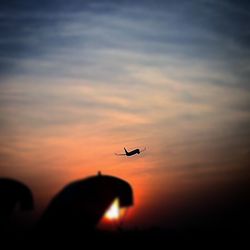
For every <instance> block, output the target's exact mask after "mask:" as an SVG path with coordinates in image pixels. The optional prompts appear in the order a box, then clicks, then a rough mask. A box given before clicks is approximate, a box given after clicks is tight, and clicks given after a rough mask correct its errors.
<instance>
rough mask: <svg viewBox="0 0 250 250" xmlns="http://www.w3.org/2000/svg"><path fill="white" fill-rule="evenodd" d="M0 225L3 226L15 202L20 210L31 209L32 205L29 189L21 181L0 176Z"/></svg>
mask: <svg viewBox="0 0 250 250" xmlns="http://www.w3.org/2000/svg"><path fill="white" fill-rule="evenodd" d="M0 200H1V205H0V225H1V227H4V225H5V223H6V222H7V220H8V218H9V216H10V215H11V213H12V212H13V210H14V208H15V207H16V205H17V204H20V209H21V210H31V209H33V207H34V203H33V196H32V193H31V191H30V189H29V188H28V187H27V186H26V185H24V184H23V183H21V182H19V181H16V180H12V179H7V178H0Z"/></svg>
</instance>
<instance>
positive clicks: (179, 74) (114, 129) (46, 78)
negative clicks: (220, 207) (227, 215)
mask: <svg viewBox="0 0 250 250" xmlns="http://www.w3.org/2000/svg"><path fill="white" fill-rule="evenodd" d="M249 7H250V6H249V2H248V1H230V0H222V1H217V0H201V1H196V0H191V1H184V0H183V1H171V0H170V1H138V2H136V1H126V0H124V1H111V0H110V1H80V0H78V1H66V0H65V1H64V0H62V1H31V0H30V1H28V0H23V1H10V0H8V1H1V8H0V33H1V36H0V126H1V128H0V175H1V176H6V177H12V178H16V179H19V180H21V181H23V182H25V183H26V184H28V185H29V186H30V187H31V188H32V190H33V193H34V197H35V201H36V204H37V207H38V208H40V207H41V208H43V207H45V206H46V205H47V203H48V202H49V200H50V199H51V198H52V197H53V195H55V193H56V192H58V191H59V190H60V189H61V188H62V187H63V186H64V185H65V184H67V183H68V182H70V181H73V180H75V179H79V178H84V177H87V176H89V175H95V174H96V173H97V171H102V173H103V174H110V175H116V176H118V177H121V178H124V179H126V180H127V181H129V182H130V183H131V184H132V186H133V188H134V192H135V207H134V208H133V210H132V211H131V214H130V216H131V218H130V223H131V225H133V226H134V225H135V226H138V227H140V226H153V225H162V224H161V223H162V221H163V220H162V218H169V217H171V218H172V219H173V216H172V215H173V210H176V209H178V208H180V207H183V206H184V203H185V202H186V201H187V200H192V199H194V198H193V197H196V196H195V195H197V192H200V193H203V191H204V190H211V187H212V189H213V190H219V189H220V188H222V187H225V186H228V185H229V186H230V185H232V186H233V187H234V186H235V185H237V186H238V185H240V183H242V182H244V181H246V180H249V177H250V175H249V170H248V168H249V158H250V139H249V138H250V85H249V79H250V46H249V44H250V11H249V9H250V8H249ZM124 146H125V147H127V148H128V149H133V148H136V147H139V148H143V147H145V146H146V147H147V150H146V151H145V153H143V154H141V155H139V156H135V157H133V158H123V157H117V156H115V155H114V152H117V153H122V151H123V147H124ZM204 192H206V191H204ZM185 204H186V203H185ZM166 221H168V219H166V220H164V223H167V222H166ZM164 223H163V224H164ZM169 223H170V222H169Z"/></svg>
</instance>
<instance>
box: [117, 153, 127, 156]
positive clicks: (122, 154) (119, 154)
mask: <svg viewBox="0 0 250 250" xmlns="http://www.w3.org/2000/svg"><path fill="white" fill-rule="evenodd" d="M115 155H117V156H123V155H126V154H117V153H115Z"/></svg>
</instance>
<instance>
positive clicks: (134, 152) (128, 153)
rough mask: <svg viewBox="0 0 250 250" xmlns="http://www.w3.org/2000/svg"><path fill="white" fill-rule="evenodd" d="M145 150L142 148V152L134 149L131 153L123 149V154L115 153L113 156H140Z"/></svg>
mask: <svg viewBox="0 0 250 250" xmlns="http://www.w3.org/2000/svg"><path fill="white" fill-rule="evenodd" d="M145 150H146V148H144V149H142V150H140V149H139V148H136V149H134V150H132V151H127V150H126V148H124V151H125V154H117V153H115V155H119V156H122V155H126V156H133V155H135V154H140V153H141V152H143V151H145Z"/></svg>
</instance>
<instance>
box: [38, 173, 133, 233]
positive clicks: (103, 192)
mask: <svg viewBox="0 0 250 250" xmlns="http://www.w3.org/2000/svg"><path fill="white" fill-rule="evenodd" d="M115 198H119V201H120V206H121V207H127V206H131V205H133V192H132V188H131V186H130V185H129V184H128V183H127V182H126V181H124V180H122V179H119V178H116V177H113V176H103V175H98V176H94V177H90V178H86V179H83V180H79V181H76V182H73V183H70V184H69V185H67V186H66V187H65V188H63V190H62V191H61V192H59V193H58V194H57V195H56V196H55V197H54V198H53V200H52V201H51V203H50V204H49V206H48V208H47V210H46V211H45V212H44V214H43V216H42V219H41V221H40V224H39V228H40V229H42V230H43V232H46V233H51V232H52V233H54V232H57V233H59V234H60V233H61V232H63V233H64V234H65V233H66V234H67V233H68V234H73V233H82V232H83V231H89V230H94V229H95V227H96V225H97V224H98V222H99V221H100V219H101V218H102V216H103V214H104V213H105V211H106V210H107V209H108V207H109V206H110V205H111V203H112V201H113V200H114V199H115Z"/></svg>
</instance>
